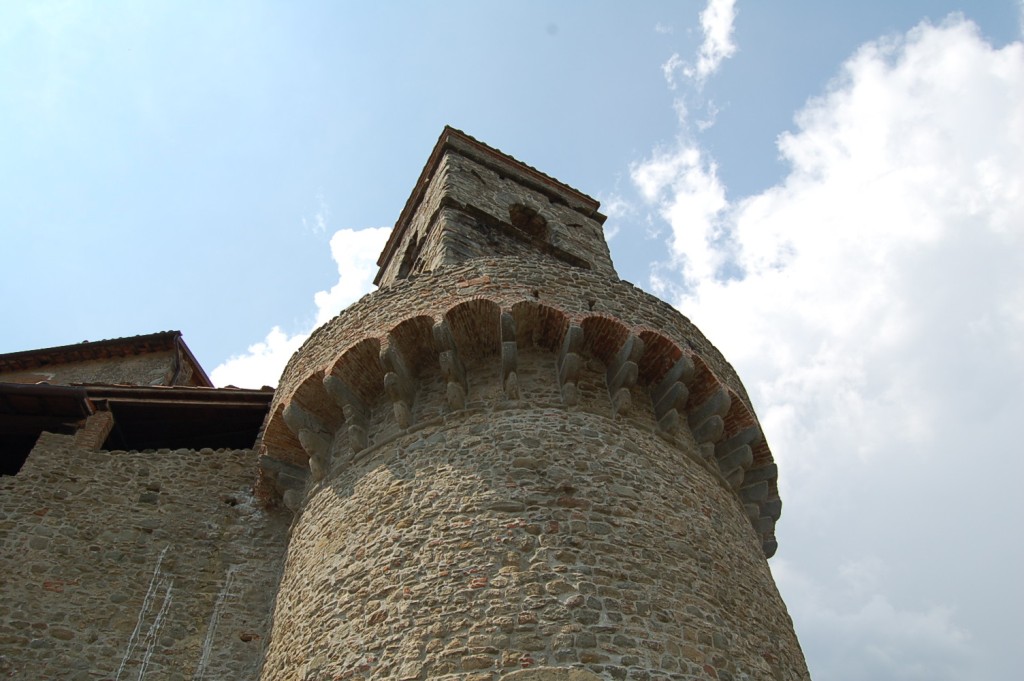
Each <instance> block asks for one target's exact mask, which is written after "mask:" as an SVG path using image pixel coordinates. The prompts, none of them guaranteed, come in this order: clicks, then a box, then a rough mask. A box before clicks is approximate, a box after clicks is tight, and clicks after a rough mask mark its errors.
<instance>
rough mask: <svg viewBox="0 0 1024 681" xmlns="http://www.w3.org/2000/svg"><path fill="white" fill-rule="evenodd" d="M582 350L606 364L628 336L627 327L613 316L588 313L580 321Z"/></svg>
mask: <svg viewBox="0 0 1024 681" xmlns="http://www.w3.org/2000/svg"><path fill="white" fill-rule="evenodd" d="M580 326H581V327H583V350H584V351H585V352H588V353H590V355H592V356H593V357H596V358H597V359H599V360H601V361H602V362H604V363H605V364H608V363H609V362H611V361H612V359H613V358H614V357H615V353H617V352H618V351H619V349H620V348H621V347H622V346H623V345H624V344H625V342H626V339H627V338H629V328H628V327H626V325H625V324H623V323H622V322H621V321H619V320H618V319H616V318H614V317H609V316H606V315H590V316H587V317H584V318H583V319H582V320H581V321H580Z"/></svg>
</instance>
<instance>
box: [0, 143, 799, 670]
mask: <svg viewBox="0 0 1024 681" xmlns="http://www.w3.org/2000/svg"><path fill="white" fill-rule="evenodd" d="M598 208H599V206H598V204H597V202H596V201H594V200H593V199H591V198H590V197H588V196H586V195H584V194H582V193H580V192H579V191H577V190H575V189H573V188H571V187H569V186H567V185H565V184H563V183H561V182H558V181H557V180H554V179H553V178H550V177H548V176H547V175H544V174H543V173H541V172H539V171H537V170H536V169H534V168H531V167H529V166H527V165H525V164H523V163H521V162H519V161H517V160H515V159H513V158H511V157H509V156H507V155H505V154H503V153H501V152H499V151H497V150H495V149H492V148H490V147H488V146H486V145H484V144H482V143H480V142H478V141H477V140H474V139H473V138H471V137H469V136H468V135H465V134H464V133H461V132H459V131H457V130H454V129H451V128H446V129H445V130H444V132H443V133H442V135H441V138H440V139H439V140H438V143H437V145H436V146H435V148H434V151H433V153H432V154H431V156H430V158H429V160H428V161H427V164H426V166H425V168H424V170H423V173H422V174H421V176H420V178H419V181H418V182H417V184H416V186H415V188H414V190H413V192H412V195H411V196H410V198H409V200H408V202H407V203H406V206H405V208H404V210H403V211H402V213H401V215H400V217H399V219H398V222H397V223H396V225H395V229H394V231H393V232H392V235H391V238H390V239H389V241H388V244H387V245H386V247H385V249H384V252H383V253H382V254H381V258H380V260H379V262H378V264H379V265H380V272H379V274H378V276H377V283H378V284H379V286H380V288H379V289H378V290H377V291H376V292H374V293H372V294H370V295H367V296H365V297H364V298H363V299H362V300H360V301H359V302H357V303H355V304H354V305H352V306H350V307H349V308H348V309H347V310H345V311H343V312H342V313H341V314H340V315H339V316H338V317H336V318H335V319H334V320H332V321H330V322H328V323H327V324H325V325H324V326H322V327H321V328H320V329H318V330H317V331H316V332H314V334H313V335H312V336H311V337H310V339H309V340H308V341H307V342H306V343H305V344H304V345H303V347H302V348H301V349H300V350H299V351H298V352H297V353H296V354H295V355H294V356H293V357H292V359H291V361H290V362H289V364H288V366H287V368H286V369H285V371H284V374H283V375H282V377H281V381H280V383H279V386H278V388H277V389H276V391H272V392H271V391H269V390H264V391H253V390H237V389H233V388H228V389H216V388H213V387H211V386H210V384H209V380H208V379H207V378H206V377H205V374H204V373H203V372H202V369H201V367H199V364H198V363H197V362H196V361H195V358H194V357H192V356H191V353H189V352H188V350H187V347H186V346H185V345H184V343H183V342H182V341H181V338H180V334H177V333H176V332H168V333H165V334H154V335H153V336H148V337H138V338H135V339H120V340H117V341H105V342H103V343H100V344H81V345H79V346H68V347H65V348H55V349H50V350H44V351H35V352H27V353H14V354H12V355H0V446H2V447H3V448H4V449H3V456H4V460H5V461H8V462H9V463H8V464H7V466H8V468H7V470H5V473H8V475H5V477H3V478H0V541H2V547H3V550H2V551H3V552H2V554H0V561H2V570H3V573H2V574H3V580H2V583H0V678H4V677H5V676H4V675H5V674H6V675H7V676H8V677H10V678H25V679H44V678H54V679H56V678H61V679H63V678H70V679H83V680H84V679H129V678H131V679H235V678H260V679H266V680H275V681H276V680H312V679H332V680H334V679H349V678H382V679H410V680H411V679H440V678H447V679H478V680H480V681H483V680H485V679H487V680H494V679H500V678H506V677H507V678H510V679H513V678H514V679H526V678H534V679H538V680H539V679H572V680H574V681H581V680H583V679H593V678H607V679H623V678H630V679H737V680H738V679H806V678H808V675H807V670H806V666H805V663H804V660H803V655H802V653H801V651H800V647H799V643H798V642H797V639H796V636H795V634H794V632H793V627H792V623H791V621H790V619H789V616H788V614H787V613H786V609H785V606H784V604H783V603H782V600H781V599H780V597H779V595H778V592H777V589H776V588H775V584H774V582H773V580H772V577H771V574H770V571H769V569H768V564H767V561H766V558H767V557H770V556H771V555H772V554H773V553H774V551H775V548H776V546H777V544H776V540H775V522H776V520H778V518H779V514H780V511H781V502H780V501H779V496H778V487H777V468H776V466H775V464H774V462H773V460H772V455H771V452H770V450H769V448H768V446H767V444H766V442H765V440H764V437H763V435H762V433H761V430H760V428H759V426H758V423H757V418H756V416H755V415H754V413H753V411H752V409H751V407H750V402H749V399H748V398H747V395H746V393H745V391H744V389H743V386H742V384H741V383H740V381H739V378H738V377H737V376H736V374H735V372H734V371H733V369H732V367H731V366H730V365H729V364H728V362H726V360H725V359H724V358H723V357H722V356H721V354H720V353H719V352H718V351H717V350H716V349H715V348H714V346H712V345H711V344H710V343H709V342H708V341H707V339H706V338H704V336H703V335H702V334H701V333H700V331H699V330H697V329H696V328H695V327H694V326H693V325H692V324H691V323H690V322H689V321H688V320H687V319H686V318H685V317H683V316H682V315H681V314H679V312H677V311H676V310H674V309H673V308H671V307H670V306H669V305H667V304H665V303H664V302H662V301H660V300H658V299H656V298H654V297H652V296H650V295H648V294H646V293H644V292H643V291H640V290H639V289H637V288H635V287H633V286H632V285H630V284H629V283H627V282H623V281H621V280H619V279H618V277H617V275H616V274H615V270H614V267H613V266H612V262H611V258H610V255H609V252H608V247H607V245H606V243H605V241H604V238H603V229H602V223H603V221H604V216H603V215H601V214H600V213H599V212H598ZM40 380H43V381H45V382H46V383H42V384H40V383H38V381H40ZM29 440H32V441H33V442H34V444H33V442H30V443H29V444H28V445H26V444H25V443H26V441H29ZM12 452H16V453H15V454H12ZM12 473H14V474H12Z"/></svg>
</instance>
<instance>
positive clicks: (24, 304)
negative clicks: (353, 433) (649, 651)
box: [0, 0, 1024, 680]
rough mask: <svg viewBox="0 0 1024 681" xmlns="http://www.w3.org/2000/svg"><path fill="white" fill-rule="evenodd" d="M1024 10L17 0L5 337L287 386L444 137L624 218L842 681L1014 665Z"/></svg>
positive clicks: (788, 579)
mask: <svg viewBox="0 0 1024 681" xmlns="http://www.w3.org/2000/svg"><path fill="white" fill-rule="evenodd" d="M1022 17H1024V8H1022V4H1021V3H1020V2H1018V1H1015V0H985V1H981V2H978V1H976V2H972V3H964V2H946V1H940V0H936V1H926V0H917V1H912V0H905V1H901V2H862V3H831V2H820V1H817V2H815V1H812V0H799V1H798V0H780V1H779V2H772V3H766V2H743V0H738V1H737V2H735V3H732V2H729V1H726V0H711V2H704V1H703V0H700V1H698V0H693V1H690V2H674V3H667V2H664V3H634V4H632V5H631V6H626V5H625V3H613V2H587V3H583V2H562V3H557V4H556V3H541V2H519V3H514V4H513V3H492V2H449V3H445V4H440V3H412V2H406V3H390V4H377V5H375V6H362V5H355V4H341V3H312V2H305V3H274V4H270V3H258V2H214V3H206V2H204V3H194V4H189V3H182V2H174V3H161V2H147V3H113V2H111V3H104V4H102V5H89V4H86V3H70V2H31V3H28V2H26V3H17V2H14V3H4V4H2V5H0V206H2V207H3V210H2V211H0V230H2V234H3V251H2V252H3V267H2V268H0V294H2V296H3V298H2V299H3V309H4V322H3V325H2V333H0V352H12V351H17V350H24V349H30V348H36V347H45V346H53V345H62V344H67V343H74V342H78V341H81V340H86V339H88V340H98V339H101V338H110V337H118V336H126V335H134V334H139V333H149V332H153V331H157V330H162V329H168V328H174V329H180V330H181V331H183V333H184V335H185V339H186V341H187V342H188V344H189V346H190V347H191V348H192V350H193V351H194V352H195V354H196V355H197V356H198V358H199V360H200V361H201V362H202V363H203V364H204V366H205V367H206V368H207V370H208V371H209V372H211V373H212V375H213V376H214V379H215V380H216V381H218V382H219V383H222V384H223V383H234V384H238V385H256V386H258V385H260V384H262V383H264V382H273V381H274V380H275V378H276V375H277V374H278V373H279V372H280V368H281V366H283V362H284V361H285V360H286V359H287V357H288V355H289V354H290V352H291V351H292V350H294V349H295V348H296V347H297V346H298V344H299V343H301V341H302V339H303V338H304V337H305V335H306V334H308V333H309V331H310V330H311V329H312V328H314V327H315V326H316V325H317V324H318V323H321V322H323V321H325V320H326V319H329V318H330V317H331V316H332V315H334V314H336V313H337V312H338V311H339V310H340V309H341V308H343V307H344V306H345V305H347V304H348V303H349V302H351V301H352V300H354V299H356V298H357V297H358V296H359V295H361V294H362V293H364V292H365V291H367V290H369V283H368V282H369V280H370V279H371V278H372V275H373V272H374V268H373V265H372V263H373V262H374V261H375V260H376V256H377V252H378V251H379V248H380V244H381V243H382V239H383V237H384V236H385V234H386V230H387V228H389V227H390V225H392V224H393V223H394V220H395V219H396V218H397V216H398V212H399V211H400V210H401V207H402V205H403V204H404V201H405V199H406V197H407V196H408V194H409V192H410V191H411V189H412V186H413V183H414V182H415V180H416V177H417V176H418V173H419V171H420V169H421V167H422V165H423V163H424V162H425V161H426V158H427V155H428V153H429V151H430V149H431V147H432V146H433V144H434V142H435V140H436V138H437V135H438V134H439V133H440V131H441V129H442V127H443V126H444V125H445V124H451V125H454V126H456V127H459V128H461V129H463V130H465V131H466V132H468V133H470V134H472V135H474V136H476V137H478V138H479V139H481V140H483V141H485V142H487V143H488V144H491V145H492V146H496V147H498V148H500V149H502V150H504V151H506V152H508V153H510V154H512V155H514V156H516V157H517V158H520V159H522V160H524V161H526V162H528V163H530V164H532V165H534V166H536V167H538V168H540V169H541V170H543V171H545V172H547V173H549V174H551V175H553V176H555V177H557V178H559V179H561V180H563V181H565V182H567V183H569V184H571V185H573V186H576V187H578V188H580V189H581V190H583V191H584V192H586V193H589V194H591V195H593V196H595V197H596V198H598V199H600V200H601V201H602V203H603V204H604V208H605V211H606V212H607V213H608V214H609V216H610V217H609V220H608V223H607V234H608V236H609V238H610V242H609V243H610V246H611V250H612V255H613V258H614V260H615V262H616V265H617V267H618V269H619V273H620V275H621V276H622V277H623V278H624V279H627V280H629V281H632V282H634V283H636V284H638V285H640V286H643V287H645V288H647V289H648V290H651V291H652V292H655V293H657V294H658V295H660V296H662V297H664V298H666V299H667V300H669V301H670V302H672V303H673V304H675V305H677V306H678V307H679V309H680V310H681V311H682V312H683V313H684V314H686V315H688V316H689V317H690V318H691V319H693V320H694V321H695V322H696V323H697V324H698V325H699V326H701V328H702V329H703V330H704V331H705V332H706V333H707V335H708V336H709V337H710V338H711V340H712V341H713V342H715V343H716V344H717V345H718V346H719V347H720V348H721V349H722V350H723V351H724V352H725V354H726V356H727V357H729V358H730V360H731V361H732V362H733V363H734V364H735V365H736V367H737V369H738V370H739V372H740V375H741V377H742V378H743V379H744V381H745V383H746V385H747V387H748V390H749V391H750V393H751V396H752V399H753V400H754V402H755V407H756V409H757V411H758V415H759V417H760V418H761V421H762V424H763V425H764V427H765V430H766V433H767V436H768V439H769V442H770V443H771V444H772V448H773V451H774V452H775V453H776V456H777V458H778V459H779V461H780V466H781V484H782V495H783V500H784V503H785V504H786V506H785V510H784V513H783V517H782V520H781V522H780V525H779V538H780V551H779V553H778V555H777V556H776V558H774V559H773V560H772V561H771V564H772V570H773V572H774V574H775V576H776V579H777V581H778V582H779V586H780V589H781V590H782V592H783V596H784V597H785V599H786V601H787V603H788V605H789V608H790V611H791V614H792V616H793V618H794V621H795V625H796V629H797V633H798V635H799V636H800V637H801V641H802V643H803V646H804V649H805V652H806V654H807V658H808V662H809V665H810V668H811V672H812V675H814V676H815V678H818V679H850V680H852V679H947V678H948V679H953V678H957V679H960V678H997V677H1002V678H1012V677H1013V676H1014V674H1015V672H1016V671H1017V670H1018V666H1017V664H1016V661H1015V659H1014V657H1015V656H1014V655H1012V654H1011V652H1010V651H1011V650H1014V649H1015V648H1016V647H1018V644H1019V642H1018V640H1017V639H1018V636H1019V633H1020V632H1021V631H1024V616H1022V614H1021V613H1024V587H1022V586H1021V585H1020V581H1019V577H1018V575H1019V573H1020V572H1021V570H1022V569H1024V549H1022V548H1021V544H1020V542H1019V541H1017V540H1018V538H1019V537H1020V532H1021V531H1020V528H1019V526H1018V521H1017V518H1019V517H1021V515H1022V513H1021V512H1022V511H1024V504H1022V502H1021V501H1020V500H1019V498H1020V495H1019V493H1018V491H1017V490H1016V487H1015V481H1016V479H1017V478H1018V477H1019V476H1020V475H1021V474H1024V464H1022V463H1021V461H1022V459H1021V457H1020V456H1019V454H1018V451H1017V450H1018V449H1019V444H1018V442H1017V438H1016V437H1013V434H1015V433H1016V429H1017V428H1019V424H1018V422H1019V415H1020V414H1021V413H1024V389H1022V388H1021V386H1022V385H1024V345H1022V344H1021V340H1020V339H1021V338H1024V315H1022V313H1021V310H1024V274H1022V273H1024V243H1022V240H1024V45H1022V43H1021V37H1022V36H1021V31H1022V21H1024V19H1022Z"/></svg>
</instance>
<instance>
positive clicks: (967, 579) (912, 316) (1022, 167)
mask: <svg viewBox="0 0 1024 681" xmlns="http://www.w3.org/2000/svg"><path fill="white" fill-rule="evenodd" d="M709 8H710V5H709ZM687 135H688V133H687V132H686V131H685V130H684V133H683V137H682V141H680V142H679V143H677V145H676V146H675V147H674V148H672V149H670V150H661V151H658V152H655V153H653V154H652V155H651V157H650V158H648V159H647V160H645V161H644V162H642V163H640V164H638V165H636V166H635V167H634V168H633V169H632V177H633V180H634V182H635V184H636V186H637V188H638V189H639V190H640V192H641V194H642V195H643V196H644V197H645V198H646V199H647V200H648V201H650V202H651V203H652V204H653V205H654V206H656V208H657V210H658V213H659V214H660V215H661V216H662V217H663V218H664V220H665V221H666V222H667V223H668V226H669V227H670V228H671V230H672V234H671V239H670V243H671V247H672V253H673V255H674V257H675V260H674V268H675V272H676V274H675V275H674V277H672V278H671V280H669V272H670V271H671V270H670V269H669V268H668V267H666V265H665V264H662V266H660V267H658V268H657V269H656V270H655V272H654V274H653V275H652V284H653V285H655V286H657V287H658V288H660V289H661V290H662V291H669V292H675V293H676V297H675V300H676V303H677V304H678V306H679V307H680V309H681V310H682V311H683V312H684V313H685V314H687V315H688V316H690V317H691V318H692V319H693V320H694V322H695V323H697V324H698V325H699V326H700V327H701V328H702V330H703V331H704V332H705V333H707V335H708V336H709V337H710V338H711V340H712V341H713V342H715V343H716V344H717V345H718V346H719V347H720V348H721V349H722V350H723V352H724V353H725V355H726V357H728V358H729V359H730V360H731V361H732V362H733V363H734V364H735V365H736V366H737V369H738V371H739V373H740V375H741V376H742V377H743V378H744V381H745V383H746V385H747V387H748V389H749V391H750V393H751V395H752V399H753V400H754V402H755V406H756V408H757V410H758V414H759V416H760V418H761V421H762V425H763V426H764V428H765V432H766V434H767V436H768V438H769V441H770V443H771V444H772V448H773V451H774V452H775V454H776V458H777V459H778V460H779V461H780V465H781V467H782V472H781V476H780V484H781V485H782V487H783V490H782V497H783V499H784V501H785V502H786V504H787V506H786V508H787V513H784V514H783V518H782V521H781V523H780V526H779V531H780V537H781V545H782V547H781V551H780V558H779V559H778V560H776V561H775V563H774V566H775V568H774V569H775V571H776V572H777V573H778V574H779V575H780V580H779V581H780V583H781V584H782V587H783V591H784V596H785V597H786V598H787V601H788V603H789V605H790V609H791V611H792V612H793V614H794V618H795V621H796V626H797V633H798V635H800V636H801V637H802V639H803V641H804V648H805V651H806V652H807V656H808V660H809V662H810V663H811V673H812V675H817V676H818V678H829V679H862V678H891V679H925V678H933V679H942V678H953V677H954V676H956V677H957V678H966V677H971V678H989V677H999V676H1012V675H1013V673H1014V667H1013V666H1012V664H1011V660H1009V656H1008V654H1007V652H1006V651H1008V650H1011V649H1013V646H1014V645H1015V641H1014V635H1013V634H1012V633H1010V632H1015V631H1019V625H1020V616H1019V612H1020V611H1021V610H1022V609H1024V594H1022V592H1021V591H1020V589H1019V588H1017V587H1016V584H1017V580H1018V579H1019V577H1018V575H1017V574H1016V571H1017V570H1019V566H1020V565H1021V564H1024V549H1022V548H1021V547H1020V545H1019V542H1016V541H1015V540H1011V541H1007V540H1008V538H1010V537H1015V536H1017V535H1018V534H1019V528H1017V524H1016V523H1017V521H1016V518H1017V517H1019V516H1020V515H1021V512H1022V511H1024V505H1022V504H1021V502H1020V501H1019V500H1018V499H1019V494H1018V492H1017V490H1016V489H1014V483H1013V481H1014V480H1016V479H1017V478H1018V477H1019V476H1020V475H1022V474H1024V463H1022V458H1021V457H1019V456H1018V455H1017V453H1016V450H1017V449H1018V447H1017V444H1016V442H1017V437H1016V428H1017V426H1015V425H1014V420H1015V418H1016V417H1014V416H1013V415H1017V417H1019V414H1021V413H1024V387H1022V386H1024V341H1022V340H1021V339H1024V313H1022V312H1021V310H1024V45H1022V44H1021V43H1019V42H1018V43H1014V44H1011V45H1008V46H1006V47H1004V48H1001V49H998V50H997V49H994V48H993V47H992V46H991V45H989V44H988V43H987V42H985V40H984V39H983V38H982V37H981V36H980V34H979V32H978V30H977V28H976V27H975V26H974V25H973V24H972V23H970V22H968V21H966V20H964V19H963V18H962V17H959V16H954V17H951V18H950V19H949V20H947V22H946V23H944V24H942V25H940V26H932V25H929V24H922V25H920V26H918V27H916V28H915V29H913V30H911V31H910V32H909V33H907V34H906V35H905V36H902V37H897V38H889V39H886V40H881V41H877V42H873V43H869V44H867V45H865V46H863V47H862V48H861V49H860V50H858V51H857V53H856V54H854V55H853V56H852V57H851V58H850V59H849V60H848V61H847V62H846V63H845V64H844V65H843V67H842V70H841V73H840V75H839V77H837V78H836V80H835V81H834V82H833V83H832V84H831V85H830V87H829V89H828V91H827V92H826V94H824V95H823V96H821V97H819V98H816V99H813V100H811V101H809V102H808V104H807V105H806V106H805V107H804V109H803V110H802V111H801V112H800V113H799V114H798V115H797V117H796V129H795V130H794V131H792V132H789V133H786V134H783V135H782V136H781V137H780V138H779V141H778V146H779V151H780V154H781V155H782V157H783V159H784V160H785V161H786V162H788V164H789V166H790V170H789V173H788V175H787V176H786V177H785V178H784V179H783V180H782V181H781V182H780V183H779V184H777V185H776V186H774V187H772V188H770V189H769V190H767V191H765V192H763V193H761V194H758V195H755V196H750V197H747V198H744V199H742V200H738V201H732V202H729V201H728V200H727V199H726V190H725V188H724V187H723V186H722V184H721V182H720V181H719V179H718V176H717V172H716V167H715V164H714V161H713V159H710V158H708V157H707V154H706V153H705V152H704V151H703V150H702V149H701V148H700V147H699V146H698V145H697V144H695V143H694V142H692V141H690V140H688V139H687V138H686V137H687ZM851 551H852V552H855V554H856V555H877V556H882V557H883V561H882V563H881V564H880V566H879V569H878V570H876V571H875V573H872V575H871V576H870V579H868V580H867V581H868V582H870V588H867V587H863V586H862V587H858V588H853V587H852V586H850V581H851V580H850V579H849V575H850V574H853V573H851V571H850V570H851V568H850V567H849V566H850V565H851V561H850V558H849V552H851ZM797 565H799V566H800V569H799V576H795V575H798V570H797V569H796V567H795V566H797ZM854 572H856V571H854ZM844 575H846V576H845V577H844ZM854 581H855V580H854ZM840 592H841V593H842V594H845V595H844V596H843V597H842V598H839V597H838V596H836V595H835V594H837V593H840ZM981 650H987V651H990V652H989V654H979V651H981ZM967 669H969V672H965V670H967ZM960 672H965V673H960Z"/></svg>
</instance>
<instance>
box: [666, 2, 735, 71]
mask: <svg viewBox="0 0 1024 681" xmlns="http://www.w3.org/2000/svg"><path fill="white" fill-rule="evenodd" d="M735 21H736V0H708V4H707V5H706V6H705V7H704V11H702V12H701V13H700V28H701V32H702V33H703V36H704V40H703V42H702V43H701V46H700V50H699V52H698V53H697V59H696V63H688V62H686V61H684V60H683V59H682V58H681V57H680V56H679V55H678V54H673V55H672V56H671V57H669V59H668V61H666V62H665V63H664V64H662V66H661V70H662V73H663V74H664V76H665V80H666V81H668V84H669V87H671V88H673V89H675V87H676V73H677V72H679V73H682V74H683V75H684V76H685V77H686V78H689V79H691V80H693V81H694V82H695V83H697V85H698V86H699V85H703V83H704V81H706V80H707V79H708V78H709V77H710V76H711V75H713V74H714V73H715V72H716V71H718V68H719V67H720V66H721V65H722V62H723V61H725V60H726V59H728V58H729V57H731V56H733V55H734V54H735V53H736V43H735V42H733V39H732V34H733V24H734V23H735Z"/></svg>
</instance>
